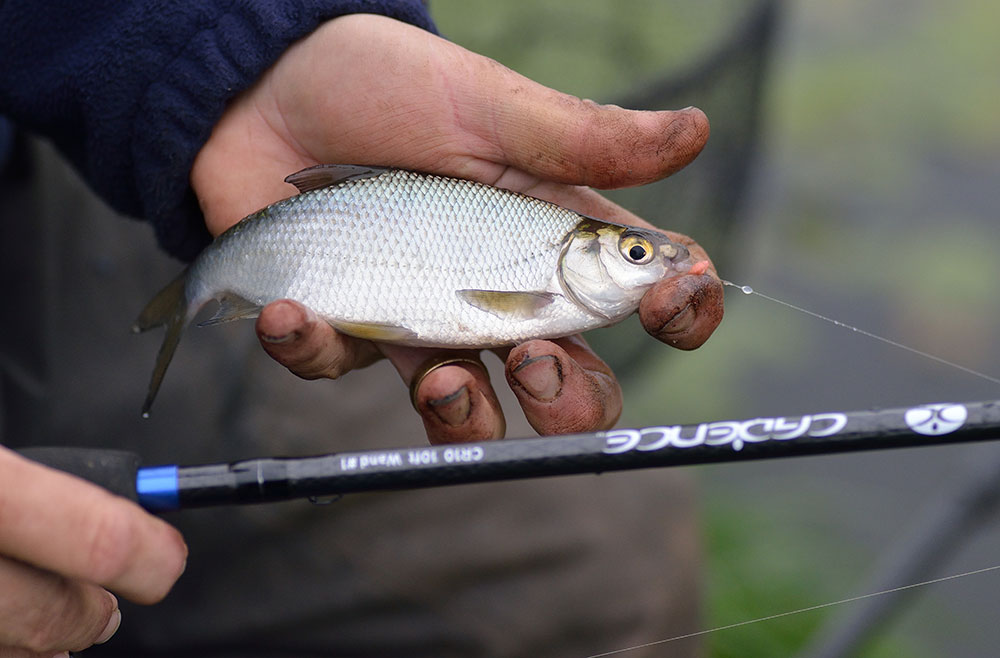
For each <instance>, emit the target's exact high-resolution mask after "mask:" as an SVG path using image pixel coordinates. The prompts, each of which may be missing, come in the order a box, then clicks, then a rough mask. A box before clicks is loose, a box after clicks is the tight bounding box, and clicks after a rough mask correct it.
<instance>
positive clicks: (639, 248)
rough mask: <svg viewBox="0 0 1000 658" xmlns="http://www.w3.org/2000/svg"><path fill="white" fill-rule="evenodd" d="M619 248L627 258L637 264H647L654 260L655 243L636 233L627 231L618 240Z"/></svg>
mask: <svg viewBox="0 0 1000 658" xmlns="http://www.w3.org/2000/svg"><path fill="white" fill-rule="evenodd" d="M618 249H619V251H621V254H622V256H623V257H624V258H625V260H627V261H629V262H631V263H635V264H636V265H645V264H646V263H648V262H649V261H651V260H653V245H652V243H651V242H650V241H649V240H647V239H646V238H644V237H642V236H641V235H636V234H635V233H626V234H625V235H623V236H622V239H621V240H620V241H619V242H618Z"/></svg>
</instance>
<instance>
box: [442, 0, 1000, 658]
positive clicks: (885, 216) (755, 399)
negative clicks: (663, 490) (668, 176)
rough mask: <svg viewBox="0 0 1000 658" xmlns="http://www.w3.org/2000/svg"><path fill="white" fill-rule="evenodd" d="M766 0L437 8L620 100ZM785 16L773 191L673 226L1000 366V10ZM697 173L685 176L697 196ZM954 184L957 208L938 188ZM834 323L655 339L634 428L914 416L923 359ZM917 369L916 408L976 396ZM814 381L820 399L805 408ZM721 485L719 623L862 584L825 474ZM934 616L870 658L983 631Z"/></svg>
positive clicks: (727, 636) (807, 629)
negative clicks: (822, 487) (673, 342)
mask: <svg viewBox="0 0 1000 658" xmlns="http://www.w3.org/2000/svg"><path fill="white" fill-rule="evenodd" d="M749 4H750V3H748V2H731V1H728V2H723V1H718V0H712V1H710V2H701V3H689V2H682V1H676V2H659V1H655V0H647V1H639V0H630V1H625V2H615V3H612V2H604V1H596V0H588V1H582V2H568V1H567V2H545V3H535V2H528V1H527V0H512V1H508V2H503V3H495V2H485V1H482V0H475V1H465V0H434V1H433V2H432V9H433V11H434V14H435V17H436V19H437V21H438V24H439V26H440V28H441V30H442V32H443V34H445V35H446V36H448V37H449V38H451V39H452V40H454V41H456V42H458V43H460V44H462V45H464V46H466V47H467V48H470V49H471V50H474V51H477V52H480V53H482V54H485V55H487V56H490V57H493V58H495V59H497V60H498V61H500V62H502V63H503V64H505V65H507V66H509V67H511V68H513V69H515V70H517V71H519V72H520V73H522V74H524V75H526V76H528V77H531V78H533V79H535V80H538V81H539V82H542V83H543V84H546V85H549V86H552V87H554V88H556V89H559V90H561V91H565V92H568V93H572V94H576V95H579V96H582V97H588V98H594V99H595V100H598V101H607V100H613V99H615V98H618V97H620V96H621V95H622V94H624V93H626V92H628V91H630V90H632V89H634V87H635V85H637V84H640V83H642V82H644V81H648V80H651V79H653V78H654V77H656V76H657V75H660V74H662V73H664V72H666V71H681V70H684V69H685V67H687V66H689V65H690V64H691V63H692V62H695V61H697V60H698V58H699V57H700V56H702V55H703V54H704V53H706V52H708V51H709V50H710V49H711V48H712V45H713V44H714V43H715V41H716V40H718V39H719V38H722V37H723V35H726V34H727V33H728V30H729V29H730V28H731V27H732V25H733V24H734V22H735V21H737V20H738V19H739V17H740V16H742V15H743V14H744V13H745V11H746V8H747V7H748V6H749ZM783 8H784V10H785V13H786V16H785V20H784V21H783V22H784V23H785V27H786V29H785V30H784V31H783V32H782V39H781V44H780V49H779V52H778V54H777V56H776V57H775V60H774V69H773V74H774V75H773V77H772V84H771V85H770V86H769V88H768V95H767V99H766V105H765V109H766V114H765V116H766V126H765V136H766V137H767V142H766V156H767V166H766V167H764V173H763V174H762V176H761V179H762V180H760V181H759V186H758V187H760V188H762V189H765V190H767V192H766V194H763V195H761V194H760V193H758V196H757V197H756V199H755V203H754V204H753V209H754V212H753V213H752V215H751V217H750V219H749V221H745V222H744V223H742V224H741V225H739V226H737V227H735V228H733V229H731V230H730V231H729V232H727V233H725V234H723V235H721V236H715V235H705V234H704V233H703V232H700V230H699V225H698V221H697V220H698V218H697V217H693V218H691V217H685V218H684V219H683V220H682V221H683V222H684V223H683V225H681V226H673V225H670V226H668V227H669V228H680V229H681V230H685V231H687V232H689V233H690V234H691V235H692V236H693V237H695V238H696V239H701V240H703V241H704V243H705V244H706V245H708V246H710V247H716V246H717V245H719V244H720V243H721V244H724V246H725V248H726V250H727V252H728V253H731V254H732V255H733V259H732V261H731V262H727V263H724V264H723V265H724V269H723V270H722V272H721V273H722V275H723V276H724V277H726V278H730V279H731V280H734V281H736V282H737V283H748V284H751V285H753V286H755V287H758V288H759V289H760V290H762V291H763V292H767V293H769V294H774V295H775V296H778V297H781V298H785V299H789V301H793V302H795V303H799V304H801V305H803V306H805V307H807V308H811V309H812V310H816V311H819V312H822V313H824V314H828V315H832V316H834V317H837V318H838V319H841V320H844V321H846V322H849V323H854V324H859V325H861V326H862V327H863V328H866V329H872V330H876V331H878V332H880V333H884V334H886V335H889V336H890V337H892V338H894V339H897V340H900V341H902V342H904V343H907V344H912V345H913V346H915V347H917V348H919V349H925V350H928V351H932V352H934V353H936V354H940V355H941V356H944V357H945V358H949V359H953V360H956V361H959V362H961V363H963V364H964V365H969V366H971V367H977V368H978V367H984V368H986V367H988V366H981V362H982V361H983V360H984V359H986V358H987V357H990V358H993V359H994V363H995V358H996V351H995V350H994V349H993V348H992V346H993V338H994V336H995V330H996V326H997V318H1000V296H997V295H996V294H995V292H994V291H995V288H996V282H997V281H998V280H1000V262H998V259H997V257H996V249H995V246H996V244H997V243H998V240H997V237H998V236H997V229H996V226H995V223H994V222H992V221H991V220H994V219H995V212H996V207H993V206H991V205H990V203H989V202H987V203H986V204H985V206H982V207H966V206H967V205H968V204H969V203H971V202H972V201H971V200H972V199H973V198H974V197H975V193H976V192H977V191H979V190H981V189H982V188H983V186H984V185H986V186H995V180H993V177H992V175H993V174H994V173H1000V163H998V159H997V151H998V149H1000V101H998V95H1000V88H998V84H997V79H998V78H997V69H998V63H1000V39H997V38H996V34H995V32H996V7H995V3H991V2H987V1H986V0H960V1H957V2H953V3H947V4H942V3H927V2H919V3H910V2H900V1H894V2H885V3H865V2H862V1H861V0H848V1H846V2H839V3H823V2H819V0H805V1H802V2H788V3H785V4H784V5H783ZM695 104H702V103H701V101H699V100H698V99H695ZM732 111H740V110H739V108H736V109H734V110H732ZM710 119H713V120H716V119H718V117H717V116H713V115H711V114H710ZM713 136H714V135H713ZM712 144H713V142H712V141H711V140H710V146H711V145H712ZM697 168H698V163H697V162H696V163H695V164H693V165H692V166H691V167H690V168H689V169H690V170H691V171H687V172H682V173H681V174H680V175H678V176H677V177H676V181H677V183H676V184H678V185H687V184H689V183H688V181H690V180H692V178H693V177H696V176H698V175H700V174H699V173H698V169H697ZM984 171H985V173H984ZM940 177H943V178H945V179H947V180H948V181H949V184H948V186H946V189H948V190H951V191H950V192H949V193H948V194H950V195H951V196H947V195H945V196H941V197H938V196H936V195H937V191H936V190H937V183H938V180H939V178H940ZM963 181H968V186H969V190H970V192H972V194H970V195H966V194H965V193H964V192H963V188H962V187H961V185H962V183H963ZM616 198H620V199H623V200H624V201H623V202H624V203H632V201H633V200H634V199H637V198H639V197H637V196H635V195H631V196H630V195H629V194H624V195H621V196H618V197H616ZM670 213H671V208H666V209H664V216H665V217H667V218H670V217H671V214H670ZM873 309H874V310H873ZM866 322H870V323H872V324H866ZM616 331H617V330H616ZM838 331H842V330H839V329H836V328H833V329H831V328H829V327H825V328H824V327H817V323H816V321H815V320H812V319H810V318H807V317H805V316H802V315H797V314H794V313H792V312H790V311H786V310H784V309H780V308H775V307H773V306H771V305H769V304H768V303H766V302H763V301H760V300H759V299H758V298H752V297H744V296H742V295H740V294H739V293H736V292H733V291H732V290H731V289H730V290H728V291H727V319H726V320H725V321H724V322H723V324H722V326H721V327H720V328H719V330H718V331H717V332H716V334H715V335H714V336H713V337H712V339H711V340H710V341H709V343H708V344H707V345H706V346H705V347H704V348H702V349H700V350H698V351H697V352H694V353H676V352H673V351H671V350H667V349H661V348H659V346H653V347H651V348H649V349H648V351H647V352H646V356H645V358H644V360H643V362H642V364H641V366H638V367H633V368H629V370H628V371H627V372H619V375H620V376H621V377H622V380H623V384H624V386H625V391H626V410H625V414H624V416H623V423H624V424H628V425H639V424H647V423H663V422H664V421H665V418H664V414H668V418H669V422H697V421H703V420H711V419H717V418H726V417H730V418H735V417H741V416H752V415H759V414H769V413H776V414H781V413H786V414H792V413H797V412H808V411H814V410H818V408H827V407H830V406H831V405H835V404H841V403H843V404H858V405H860V406H873V405H877V404H882V403H884V402H886V401H889V402H890V403H893V404H899V403H902V401H901V400H899V398H898V396H899V395H900V394H907V393H910V392H911V386H910V383H906V384H900V375H899V374H891V372H890V371H891V370H892V369H893V367H894V366H895V364H897V363H899V362H903V361H904V359H905V358H908V357H905V355H904V356H898V355H892V354H886V351H885V349H884V348H880V347H878V348H871V347H868V348H867V349H869V350H872V351H873V353H874V354H876V355H877V357H876V358H874V359H873V358H868V359H867V360H866V359H865V358H864V357H857V356H852V355H851V351H852V350H854V349H855V345H856V343H852V342H842V343H835V341H836V340H842V338H838V336H840V335H839V334H837V332H838ZM627 334H628V335H633V336H640V337H641V338H643V339H645V336H644V334H643V332H642V330H641V328H640V327H639V326H638V322H635V321H634V320H633V321H630V323H629V325H628V327H627V328H626V329H624V330H620V332H619V333H611V334H608V335H609V336H610V338H602V337H601V336H598V337H597V340H596V342H598V343H600V341H601V340H604V342H605V343H613V342H615V341H618V340H620V339H621V338H620V337H621V336H624V335H627ZM848 338H850V337H848ZM647 340H648V339H647ZM834 344H836V345H837V347H833V345H834ZM845 346H846V347H845ZM880 349H881V350H882V351H878V350H880ZM841 351H842V352H841ZM890 351H891V348H890ZM820 356H824V357H825V358H826V359H827V362H822V361H819V362H818V361H817V358H819V357H820ZM906 363H908V364H909V369H908V370H905V371H904V373H909V374H903V375H902V377H903V378H904V379H905V378H907V377H909V380H912V392H914V393H915V394H916V395H928V394H930V395H935V396H936V395H938V391H940V395H941V397H945V396H948V395H959V394H961V393H956V391H958V390H959V388H960V387H958V386H955V385H954V382H956V381H960V382H962V385H963V386H968V388H969V389H970V390H975V388H974V386H972V385H968V382H965V381H964V380H961V379H955V377H954V374H953V373H952V374H951V376H947V373H946V376H942V375H941V374H940V371H939V370H934V369H932V368H931V367H930V366H928V365H926V364H919V363H918V364H916V365H914V364H913V361H912V359H911V360H910V361H908V362H906ZM886 364H893V366H892V367H889V366H886ZM845 382H846V383H845ZM838 383H839V384H838ZM973 384H974V383H973ZM918 385H921V386H923V388H918V387H917V386H918ZM935 387H936V388H935ZM768 389H773V390H772V391H771V395H770V396H768V395H766V393H767V392H768ZM810 390H815V394H814V395H813V396H812V397H811V398H810V397H809V396H808V395H805V396H803V395H802V393H803V392H808V391H810ZM962 390H965V389H962ZM792 393H794V395H793V394H792ZM977 397H988V396H987V395H982V396H977ZM792 400H807V401H808V402H805V403H804V402H795V403H793V402H792ZM792 404H809V405H811V406H810V407H809V408H803V409H796V408H790V406H791V405H792ZM771 405H773V407H772V406H771ZM723 473H725V474H727V475H728V474H729V473H732V471H719V470H715V469H711V468H709V469H701V470H700V471H699V475H700V477H701V479H702V481H703V482H705V483H706V487H705V491H704V498H705V503H704V510H705V528H706V530H705V532H706V540H707V541H706V544H707V551H708V567H707V605H706V620H705V623H706V627H715V626H723V625H728V624H733V623H738V622H742V621H746V620H748V619H754V618H759V617H764V616H767V615H771V614H777V613H782V612H786V611H788V610H794V609H799V608H803V607H808V606H814V605H817V604H821V603H826V602H829V601H832V600H837V599H842V598H846V597H849V596H854V595H857V594H861V593H863V592H858V591H849V590H848V583H855V582H856V580H857V579H858V578H859V574H862V573H864V572H866V570H867V569H866V567H867V566H868V565H867V562H868V561H870V559H871V556H870V555H869V554H867V553H866V552H865V551H864V550H863V549H861V548H860V547H855V546H853V545H852V544H851V543H850V542H849V541H846V540H845V539H843V537H842V535H841V534H838V533H837V532H835V531H833V530H831V528H829V527H823V526H822V524H823V521H822V520H823V519H826V520H827V522H829V519H830V518H834V519H836V518H838V517H837V515H838V514H841V515H842V514H843V513H844V512H843V511H836V510H834V509H832V506H833V504H832V503H830V504H829V505H827V504H826V501H825V500H824V498H823V497H822V496H821V495H819V494H817V495H809V493H808V491H809V489H808V487H809V485H808V483H799V484H800V485H801V487H800V488H797V489H795V490H794V491H791V492H784V491H782V492H781V495H775V496H773V497H771V498H767V499H754V500H746V499H741V498H738V497H737V498H734V497H733V496H734V491H736V492H739V491H740V489H739V488H738V487H732V486H726V484H727V483H726V478H727V475H723ZM784 484H785V485H788V483H787V482H786V483H784ZM755 493H757V494H759V493H760V492H759V491H756V492H755ZM855 513H860V512H855ZM926 608H927V609H925V611H924V614H923V616H922V617H921V619H923V620H926V619H932V620H934V622H933V623H927V622H926V621H925V622H924V623H911V624H909V625H907V624H900V625H893V626H891V627H889V628H887V629H884V632H883V634H882V635H880V637H879V639H878V640H877V641H876V642H874V643H873V644H872V645H870V646H868V647H867V648H866V649H865V653H864V654H863V655H864V656H865V657H870V658H883V657H889V656H912V657H914V658H920V657H922V656H930V655H937V654H936V652H935V651H934V650H933V649H932V648H929V647H931V646H933V643H931V642H929V641H928V640H927V638H928V637H937V636H944V637H947V636H948V635H954V634H957V633H961V632H965V631H968V630H969V629H968V628H964V627H963V626H962V623H961V622H960V621H957V620H956V618H955V617H957V615H950V614H949V613H948V612H947V611H944V610H942V609H941V608H940V606H939V605H938V606H935V604H934V603H928V604H926ZM835 612H836V611H835V610H820V611H815V612H810V613H805V614H801V615H795V616H791V617H787V618H783V619H780V620H774V621H772V622H767V623H762V624H754V625H748V626H745V627H740V628H735V629H732V630H729V631H723V632H719V633H713V634H710V635H708V636H707V637H706V638H705V641H706V647H707V651H706V655H708V656H711V657H712V658H728V657H730V656H733V657H736V656H739V657H741V658H747V657H750V658H753V657H756V656H761V657H765V656H766V657H769V658H770V657H777V656H792V655H795V654H796V652H797V651H798V650H799V649H801V648H802V647H803V645H804V644H805V642H806V641H807V640H808V638H809V637H810V634H811V633H813V632H814V631H815V630H816V628H817V627H818V625H819V624H820V623H821V621H823V620H824V619H827V618H828V615H830V614H834V613H835ZM935 634H936V635H935ZM650 639H653V638H650ZM945 644H947V641H945ZM664 655H669V653H668V652H666V651H665V652H664Z"/></svg>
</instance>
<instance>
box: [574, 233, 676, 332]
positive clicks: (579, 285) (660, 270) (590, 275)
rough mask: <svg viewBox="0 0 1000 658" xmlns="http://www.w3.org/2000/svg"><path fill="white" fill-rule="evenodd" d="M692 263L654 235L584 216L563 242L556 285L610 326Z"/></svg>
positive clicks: (672, 244)
mask: <svg viewBox="0 0 1000 658" xmlns="http://www.w3.org/2000/svg"><path fill="white" fill-rule="evenodd" d="M691 264H692V263H691V256H690V254H689V253H688V250H687V248H686V247H685V246H684V245H681V244H678V243H676V242H674V241H672V240H670V238H668V237H667V236H666V235H665V234H663V233H660V232H659V231H655V230H651V229H646V228H641V227H638V226H624V225H621V224H613V223H610V222H603V221H600V220H594V219H589V218H587V219H585V220H583V221H581V222H580V223H579V224H578V225H577V226H576V228H575V229H574V230H573V231H572V232H570V234H569V235H568V236H567V237H566V239H565V242H564V244H563V250H562V255H561V257H560V260H559V283H560V285H561V287H562V288H563V290H564V292H565V293H566V294H567V296H568V297H569V298H570V299H571V300H572V301H573V302H575V303H576V304H577V305H579V306H581V307H583V308H584V309H585V310H587V311H588V312H590V313H594V314H596V315H599V316H602V317H604V318H607V319H608V320H609V322H612V321H618V320H621V319H623V318H625V317H626V316H628V315H630V314H632V313H634V312H635V310H636V309H637V308H638V307H639V301H640V300H641V299H642V296H643V295H644V294H645V293H646V291H647V290H649V288H650V287H652V285H653V284H654V283H656V282H657V281H661V280H663V279H665V278H669V277H671V276H676V275H678V274H683V273H684V272H687V271H688V270H689V269H691Z"/></svg>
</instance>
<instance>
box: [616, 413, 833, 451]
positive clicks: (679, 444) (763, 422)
mask: <svg viewBox="0 0 1000 658" xmlns="http://www.w3.org/2000/svg"><path fill="white" fill-rule="evenodd" d="M846 425H847V416H846V415H844V414H842V413H827V414H812V415H808V416H801V417H799V418H794V417H793V418H785V417H780V418H753V419H751V420H723V421H716V422H712V423H701V424H700V425H695V426H687V427H685V426H683V425H670V426H663V427H644V428H642V429H637V430H632V429H625V430H614V431H612V432H608V433H607V434H605V441H606V442H605V446H604V452H605V454H608V455H615V454H618V453H622V452H628V451H630V450H638V451H640V452H651V451H653V450H662V449H663V448H693V447H695V446H702V445H705V446H719V445H727V444H728V445H729V446H731V447H732V449H733V450H737V451H739V450H742V449H743V446H744V445H746V444H747V443H762V442H764V441H788V440H791V439H797V438H799V437H801V436H810V437H815V438H819V437H824V436H833V435H834V434H837V433H838V432H840V431H841V430H843V429H844V427H845V426H846Z"/></svg>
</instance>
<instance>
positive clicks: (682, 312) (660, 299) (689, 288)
mask: <svg viewBox="0 0 1000 658" xmlns="http://www.w3.org/2000/svg"><path fill="white" fill-rule="evenodd" d="M713 274H714V273H705V274H687V275H684V276H679V277H673V278H671V279H666V280H664V281H660V282H659V283H657V284H656V285H654V286H653V287H652V288H650V289H649V290H648V291H647V292H646V294H645V295H643V297H642V300H641V301H640V302H639V319H640V320H641V321H642V326H643V328H644V329H645V330H646V331H647V333H649V335H651V336H653V337H654V338H656V339H657V340H659V341H662V342H664V343H666V344H667V345H671V346H673V347H676V348H678V349H682V350H693V349H695V348H697V347H701V345H703V344H704V343H705V341H706V340H708V337H709V336H711V335H712V332H713V331H715V328H716V327H718V326H719V323H720V322H722V315H723V311H724V308H723V307H724V304H723V298H724V294H723V290H722V283H720V282H719V279H718V278H717V277H715V276H714V275H713Z"/></svg>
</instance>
